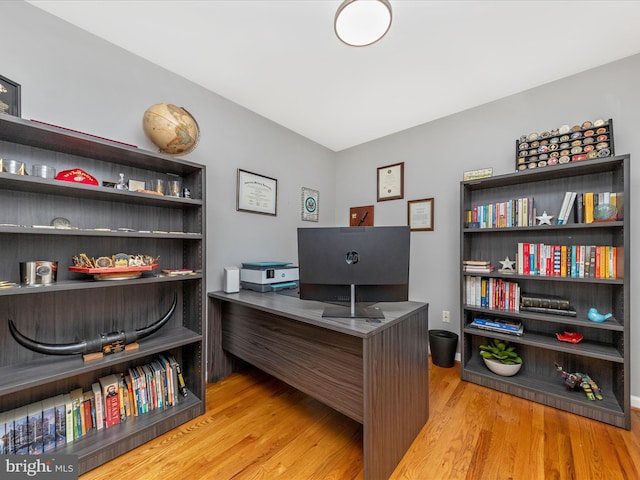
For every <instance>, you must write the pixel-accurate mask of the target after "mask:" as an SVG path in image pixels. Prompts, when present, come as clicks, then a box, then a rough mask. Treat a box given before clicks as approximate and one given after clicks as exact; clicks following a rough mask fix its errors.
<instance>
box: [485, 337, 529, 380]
mask: <svg viewBox="0 0 640 480" xmlns="http://www.w3.org/2000/svg"><path fill="white" fill-rule="evenodd" d="M480 356H481V357H482V358H483V360H484V363H485V365H486V366H487V367H488V368H489V370H491V371H492V372H493V373H496V374H498V375H502V376H505V377H510V376H512V375H515V374H516V373H518V372H519V371H520V368H521V367H522V358H520V355H518V353H517V352H516V347H514V346H512V345H509V342H507V341H506V340H500V339H497V338H494V339H492V340H491V341H490V342H489V343H488V344H487V345H480Z"/></svg>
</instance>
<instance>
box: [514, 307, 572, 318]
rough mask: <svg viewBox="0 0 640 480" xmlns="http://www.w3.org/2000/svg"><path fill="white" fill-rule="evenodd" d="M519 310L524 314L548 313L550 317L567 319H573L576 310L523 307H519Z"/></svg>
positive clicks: (570, 308)
mask: <svg viewBox="0 0 640 480" xmlns="http://www.w3.org/2000/svg"><path fill="white" fill-rule="evenodd" d="M520 310H522V311H524V312H535V313H550V314H552V315H566V316H567V317H575V316H576V310H575V309H574V308H573V307H569V308H567V309H560V308H548V307H523V306H520Z"/></svg>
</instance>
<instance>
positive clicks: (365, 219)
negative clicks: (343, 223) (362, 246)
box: [349, 205, 373, 227]
mask: <svg viewBox="0 0 640 480" xmlns="http://www.w3.org/2000/svg"><path fill="white" fill-rule="evenodd" d="M349 226H350V227H373V205H366V206H363V207H351V208H350V209H349Z"/></svg>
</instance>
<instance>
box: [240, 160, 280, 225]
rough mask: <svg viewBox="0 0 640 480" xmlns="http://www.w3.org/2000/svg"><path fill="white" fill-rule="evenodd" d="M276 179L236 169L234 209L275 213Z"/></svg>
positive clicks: (276, 206) (267, 213)
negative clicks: (236, 182)
mask: <svg viewBox="0 0 640 480" xmlns="http://www.w3.org/2000/svg"><path fill="white" fill-rule="evenodd" d="M277 208H278V180H276V179H275V178H271V177H265V176H264V175H258V174H257V173H252V172H248V171H246V170H242V169H240V168H239V169H238V185H237V188H236V210H237V211H239V212H251V213H261V214H263V215H273V216H275V215H277Z"/></svg>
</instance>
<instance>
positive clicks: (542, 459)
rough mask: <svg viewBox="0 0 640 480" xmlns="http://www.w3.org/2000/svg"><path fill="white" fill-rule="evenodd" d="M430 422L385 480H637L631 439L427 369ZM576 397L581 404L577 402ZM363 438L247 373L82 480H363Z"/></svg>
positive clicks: (637, 429) (639, 455)
mask: <svg viewBox="0 0 640 480" xmlns="http://www.w3.org/2000/svg"><path fill="white" fill-rule="evenodd" d="M430 387H431V388H430V390H431V393H430V416H429V421H428V422H427V424H426V425H425V427H424V428H423V429H422V431H421V432H420V434H419V435H418V437H417V438H416V440H415V442H414V443H413V445H412V446H411V448H410V450H409V451H408V453H407V454H406V455H405V457H404V458H403V459H402V461H401V463H400V464H399V465H398V468H397V469H396V471H395V472H394V474H393V475H392V477H391V479H392V480H401V479H402V480H431V479H433V480H446V479H469V480H487V479H496V480H498V479H499V480H503V479H505V480H506V479H513V480H521V479H525V480H528V479H531V480H538V479H539V480H549V479H577V480H583V479H585V480H586V479H611V480H617V479H620V480H632V479H640V411H638V410H634V411H633V413H632V417H633V418H632V427H633V429H632V430H631V431H626V430H623V429H620V428H617V427H611V426H608V425H605V424H603V423H600V422H596V421H593V420H588V419H585V418H582V417H579V416H576V415H572V414H569V413H565V412H561V411H560V410H555V409H553V408H548V407H544V406H542V405H538V404H536V403H532V402H529V401H527V400H522V399H520V398H516V397H513V396H510V395H506V394H502V393H499V392H496V391H493V390H490V389H487V388H484V387H480V386H478V385H474V384H471V383H468V382H462V381H461V380H460V375H459V369H458V368H457V365H456V367H454V368H440V367H435V366H431V379H430ZM576 394H581V393H580V392H576ZM361 442H362V429H361V426H360V425H359V424H357V423H356V422H354V421H353V420H351V419H349V418H347V417H345V416H343V415H341V414H339V413H337V412H334V411H333V410H331V409H330V408H328V407H326V406H324V405H323V404H321V403H319V402H317V401H316V400H313V399H311V398H310V397H308V396H306V395H304V394H302V393H300V392H298V391H296V390H294V389H293V388H290V387H289V386H287V385H285V384H283V383H282V382H280V381H278V380H276V379H274V378H272V377H270V376H268V375H266V374H264V373H262V372H260V371H258V370H247V371H244V372H241V373H236V374H233V375H232V376H230V377H228V378H226V379H224V380H222V381H220V382H218V383H215V384H209V385H208V386H207V411H206V414H205V415H203V416H201V417H198V418H196V419H194V420H192V421H191V422H189V423H187V424H185V425H183V426H181V427H179V428H177V429H175V430H173V431H171V432H168V433H167V434H165V435H162V436H160V437H158V438H156V439H154V440H152V441H151V442H149V443H147V444H145V445H143V446H141V447H139V448H137V449H136V450H133V451H131V452H129V453H128V454H126V455H123V456H121V457H119V458H117V459H116V460H113V461H112V462H109V463H107V464H105V465H102V466H101V467H99V468H97V469H95V470H92V471H91V472H88V473H87V474H85V475H82V476H81V477H80V480H102V479H104V480H107V479H108V480H113V479H114V478H132V479H136V480H151V479H161V480H174V479H176V480H178V479H188V480H205V479H206V480H209V479H210V480H230V479H242V480H245V479H263V480H278V479H290V480H307V479H329V480H348V479H362V478H363V470H362V447H361Z"/></svg>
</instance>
